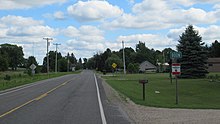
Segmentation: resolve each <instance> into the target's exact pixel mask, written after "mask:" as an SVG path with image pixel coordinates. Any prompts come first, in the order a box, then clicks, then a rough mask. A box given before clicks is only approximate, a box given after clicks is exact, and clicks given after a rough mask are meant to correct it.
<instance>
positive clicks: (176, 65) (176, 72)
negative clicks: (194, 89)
mask: <svg viewBox="0 0 220 124" xmlns="http://www.w3.org/2000/svg"><path fill="white" fill-rule="evenodd" d="M180 67H181V66H180V64H179V63H173V64H172V75H175V79H176V104H178V103H179V95H178V83H177V76H178V75H180V74H181V69H180Z"/></svg>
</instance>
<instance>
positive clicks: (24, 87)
mask: <svg viewBox="0 0 220 124" xmlns="http://www.w3.org/2000/svg"><path fill="white" fill-rule="evenodd" d="M42 83H44V82H42ZM42 83H37V84H32V85H28V86H23V87H21V88H18V89H15V90H11V91H8V92H7V91H6V92H4V93H1V94H0V96H2V95H5V94H9V93H13V92H17V91H19V90H23V89H26V88H29V87H33V86H36V85H39V84H42Z"/></svg>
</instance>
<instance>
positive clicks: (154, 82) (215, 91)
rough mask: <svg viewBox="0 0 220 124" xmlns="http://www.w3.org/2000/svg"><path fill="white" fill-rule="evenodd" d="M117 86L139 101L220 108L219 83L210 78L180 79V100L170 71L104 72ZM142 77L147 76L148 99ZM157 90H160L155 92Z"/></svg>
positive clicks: (183, 106)
mask: <svg viewBox="0 0 220 124" xmlns="http://www.w3.org/2000/svg"><path fill="white" fill-rule="evenodd" d="M103 78H104V79H106V81H107V83H109V84H110V85H111V86H112V87H113V88H114V89H116V90H117V91H119V92H120V93H122V94H123V95H125V96H127V97H129V98H130V99H131V100H132V101H134V102H135V103H137V104H141V105H146V106H154V107H165V108H194V109H199V108H204V109H207V108H209V109H220V83H219V82H209V80H208V79H179V80H178V85H179V104H178V105H176V104H175V103H176V101H175V98H176V97H175V80H173V84H171V83H170V79H169V74H164V73H158V74H156V73H155V74H127V75H126V76H124V75H122V74H116V75H115V76H103ZM139 79H148V81H149V83H148V84H147V85H146V100H145V101H143V99H142V85H141V84H139V83H138V80H139ZM155 91H159V92H160V93H159V94H156V93H155Z"/></svg>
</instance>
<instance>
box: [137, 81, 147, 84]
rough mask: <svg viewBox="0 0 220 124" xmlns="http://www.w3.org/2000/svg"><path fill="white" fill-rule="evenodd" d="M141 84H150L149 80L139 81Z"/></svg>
mask: <svg viewBox="0 0 220 124" xmlns="http://www.w3.org/2000/svg"><path fill="white" fill-rule="evenodd" d="M139 83H140V84H146V83H148V80H139Z"/></svg>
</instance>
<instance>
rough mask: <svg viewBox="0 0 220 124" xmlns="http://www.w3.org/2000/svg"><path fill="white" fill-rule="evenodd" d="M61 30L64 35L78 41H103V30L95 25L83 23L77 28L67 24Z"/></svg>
mask: <svg viewBox="0 0 220 124" xmlns="http://www.w3.org/2000/svg"><path fill="white" fill-rule="evenodd" d="M62 32H63V34H64V35H65V36H68V37H70V38H74V39H77V40H79V41H86V42H90V43H91V42H94V43H97V42H104V40H105V38H104V32H103V31H102V30H100V29H98V28H97V27H95V26H89V25H84V26H81V27H79V28H78V29H77V28H75V27H74V26H69V27H67V28H66V29H64V30H63V31H62Z"/></svg>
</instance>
